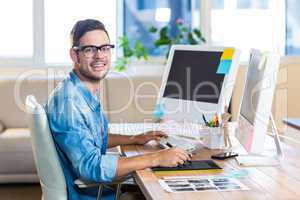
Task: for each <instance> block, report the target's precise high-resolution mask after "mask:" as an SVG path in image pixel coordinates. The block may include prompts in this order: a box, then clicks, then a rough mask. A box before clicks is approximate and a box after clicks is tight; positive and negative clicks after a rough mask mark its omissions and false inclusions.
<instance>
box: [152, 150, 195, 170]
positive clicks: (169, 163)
mask: <svg viewBox="0 0 300 200" xmlns="http://www.w3.org/2000/svg"><path fill="white" fill-rule="evenodd" d="M153 156H154V159H153V161H154V162H155V163H154V166H161V167H176V166H177V165H178V164H183V163H184V162H185V161H186V160H191V154H189V153H187V152H186V151H184V150H182V149H180V148H170V149H164V150H161V151H158V152H156V153H154V155H153Z"/></svg>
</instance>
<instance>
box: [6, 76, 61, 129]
mask: <svg viewBox="0 0 300 200" xmlns="http://www.w3.org/2000/svg"><path fill="white" fill-rule="evenodd" d="M57 81H58V80H54V79H51V78H49V79H47V77H39V78H35V77H34V78H32V77H29V78H25V77H23V78H22V77H21V78H18V77H11V78H6V79H0V91H1V95H2V100H1V104H0V111H1V112H0V120H1V121H2V122H3V123H4V124H5V126H6V128H26V127H27V122H26V113H25V103H24V102H25V98H26V96H27V95H29V94H33V95H35V96H36V97H37V99H38V100H39V102H43V103H46V100H47V98H48V95H49V94H50V93H51V91H52V90H53V89H54V87H55V85H56V82H57Z"/></svg>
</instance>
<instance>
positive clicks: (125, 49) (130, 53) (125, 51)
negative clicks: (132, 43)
mask: <svg viewBox="0 0 300 200" xmlns="http://www.w3.org/2000/svg"><path fill="white" fill-rule="evenodd" d="M133 54H134V52H133V50H132V49H131V48H130V47H127V46H126V47H123V56H124V57H131V56H133Z"/></svg>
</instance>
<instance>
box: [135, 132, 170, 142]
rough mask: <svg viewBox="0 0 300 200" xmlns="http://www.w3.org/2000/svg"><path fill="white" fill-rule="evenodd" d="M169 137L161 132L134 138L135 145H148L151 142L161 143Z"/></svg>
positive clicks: (147, 133)
mask: <svg viewBox="0 0 300 200" xmlns="http://www.w3.org/2000/svg"><path fill="white" fill-rule="evenodd" d="M163 137H168V135H167V134H165V133H163V132H161V131H148V132H146V133H143V134H140V135H136V136H134V140H135V142H134V143H135V144H146V143H147V142H149V141H150V140H156V141H158V142H159V141H160V139H161V138H163Z"/></svg>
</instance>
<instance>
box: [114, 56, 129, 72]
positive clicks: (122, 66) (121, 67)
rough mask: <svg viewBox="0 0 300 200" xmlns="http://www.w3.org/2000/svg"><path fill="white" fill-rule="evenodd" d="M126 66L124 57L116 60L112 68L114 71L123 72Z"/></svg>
mask: <svg viewBox="0 0 300 200" xmlns="http://www.w3.org/2000/svg"><path fill="white" fill-rule="evenodd" d="M127 64H128V60H127V58H125V57H119V58H117V60H116V66H115V67H114V69H115V70H116V71H119V72H121V71H124V70H125V69H126V65H127Z"/></svg>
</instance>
